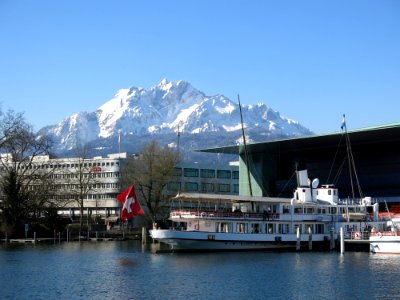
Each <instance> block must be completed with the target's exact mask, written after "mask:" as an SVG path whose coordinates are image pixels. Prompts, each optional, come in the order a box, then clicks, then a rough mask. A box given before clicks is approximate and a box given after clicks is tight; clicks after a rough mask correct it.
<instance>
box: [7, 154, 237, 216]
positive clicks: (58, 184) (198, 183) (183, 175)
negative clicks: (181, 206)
mask: <svg viewBox="0 0 400 300" xmlns="http://www.w3.org/2000/svg"><path fill="white" fill-rule="evenodd" d="M126 158H127V154H126V153H120V154H109V155H108V156H107V157H93V158H54V159H53V158H50V157H49V156H48V155H43V156H36V157H34V160H33V161H32V163H31V164H30V165H29V166H26V165H24V164H19V166H18V168H30V169H32V170H35V172H36V173H42V174H48V176H49V177H50V178H49V179H50V182H51V183H52V191H51V193H50V194H49V195H48V197H49V200H50V201H52V202H54V203H56V204H57V207H59V208H58V213H59V215H62V216H64V217H68V218H71V219H75V220H77V219H79V217H80V208H79V201H78V199H80V196H79V195H80V194H81V195H83V207H84V215H85V216H91V217H92V218H93V217H95V216H98V217H102V218H105V217H109V216H113V217H114V218H117V216H119V214H120V209H121V206H122V205H121V203H120V202H119V201H118V200H117V198H116V197H117V195H118V194H119V193H120V192H121V186H120V177H121V172H120V171H121V166H122V165H123V163H124V161H125V160H126ZM0 159H2V160H3V163H4V161H5V160H6V159H7V160H8V163H10V159H11V156H7V155H2V157H1V158H0ZM28 173H29V172H28ZM82 187H83V190H82ZM29 188H32V189H34V188H35V186H34V185H32V186H29ZM166 189H167V193H168V194H169V195H170V196H174V195H175V194H176V193H177V192H179V191H186V192H203V193H224V194H238V192H239V170H238V166H237V165H234V166H231V165H226V166H219V167H218V169H215V168H212V167H210V166H206V165H199V164H195V163H193V164H190V165H188V164H184V165H179V166H177V167H176V168H175V174H174V176H173V179H172V181H171V182H170V183H169V184H168V185H167V187H166Z"/></svg>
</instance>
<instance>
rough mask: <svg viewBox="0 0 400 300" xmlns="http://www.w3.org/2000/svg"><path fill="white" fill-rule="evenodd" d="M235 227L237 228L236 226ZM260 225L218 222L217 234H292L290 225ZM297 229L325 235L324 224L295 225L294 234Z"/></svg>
mask: <svg viewBox="0 0 400 300" xmlns="http://www.w3.org/2000/svg"><path fill="white" fill-rule="evenodd" d="M234 225H235V226H234ZM262 225H263V224H260V223H251V224H249V223H236V224H233V223H231V222H217V223H216V228H215V229H216V232H236V233H266V234H276V233H280V234H287V233H290V224H289V223H282V224H274V223H266V224H264V226H262ZM297 228H299V229H300V232H308V229H309V228H310V229H311V232H312V233H317V234H322V233H324V230H325V226H324V224H293V232H297Z"/></svg>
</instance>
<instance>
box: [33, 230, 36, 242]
mask: <svg viewBox="0 0 400 300" xmlns="http://www.w3.org/2000/svg"><path fill="white" fill-rule="evenodd" d="M33 243H34V244H36V231H35V232H34V233H33Z"/></svg>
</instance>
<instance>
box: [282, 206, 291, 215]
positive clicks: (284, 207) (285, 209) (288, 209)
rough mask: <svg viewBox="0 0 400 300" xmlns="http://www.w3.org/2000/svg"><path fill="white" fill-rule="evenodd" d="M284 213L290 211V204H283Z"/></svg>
mask: <svg viewBox="0 0 400 300" xmlns="http://www.w3.org/2000/svg"><path fill="white" fill-rule="evenodd" d="M283 213H284V214H289V213H290V205H287V204H285V205H283Z"/></svg>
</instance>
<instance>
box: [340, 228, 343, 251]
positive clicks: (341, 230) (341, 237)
mask: <svg viewBox="0 0 400 300" xmlns="http://www.w3.org/2000/svg"><path fill="white" fill-rule="evenodd" d="M343 253H344V234H343V227H340V254H343Z"/></svg>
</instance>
